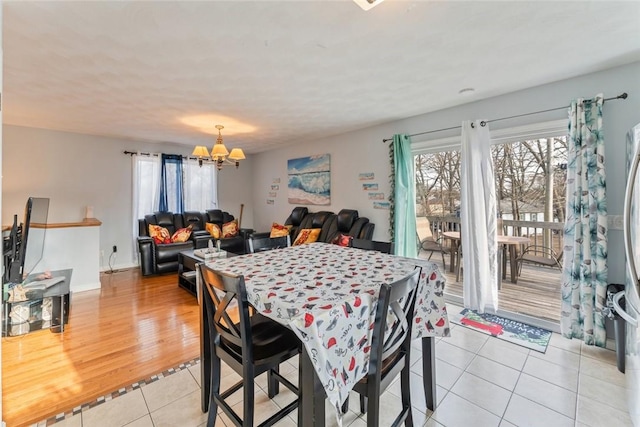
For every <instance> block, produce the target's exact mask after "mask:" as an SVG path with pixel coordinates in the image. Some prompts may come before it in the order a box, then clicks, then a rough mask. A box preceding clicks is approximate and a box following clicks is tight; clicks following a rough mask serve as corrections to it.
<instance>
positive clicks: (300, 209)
mask: <svg viewBox="0 0 640 427" xmlns="http://www.w3.org/2000/svg"><path fill="white" fill-rule="evenodd" d="M307 214H309V209H307V208H305V207H304V206H296V207H295V208H293V210H292V211H291V214H290V215H289V217H288V218H287V219H286V220H285V221H284V225H290V226H291V229H290V230H289V236H291V243H293V242H294V241H295V240H296V237H297V236H298V230H300V223H302V220H303V219H304V217H305V216H307Z"/></svg>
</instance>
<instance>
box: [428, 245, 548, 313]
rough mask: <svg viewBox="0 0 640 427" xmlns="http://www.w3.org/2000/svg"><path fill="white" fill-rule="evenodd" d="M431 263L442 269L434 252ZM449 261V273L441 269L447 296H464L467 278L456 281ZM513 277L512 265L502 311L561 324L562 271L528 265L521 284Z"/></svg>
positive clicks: (501, 301) (503, 291)
mask: <svg viewBox="0 0 640 427" xmlns="http://www.w3.org/2000/svg"><path fill="white" fill-rule="evenodd" d="M428 256H429V254H428V253H426V254H425V253H424V252H422V253H421V254H420V257H421V258H423V257H424V258H426V257H428ZM431 261H433V262H435V263H436V264H438V265H439V266H441V267H442V259H441V258H440V254H438V253H434V254H433V256H432V257H431ZM446 262H447V270H446V271H444V270H443V269H441V271H443V272H444V273H445V276H446V278H447V285H446V287H445V296H447V295H453V296H457V297H462V280H465V279H466V278H465V277H464V275H463V277H461V278H460V282H456V274H455V273H452V272H450V271H449V257H448V256H446ZM510 274H511V273H510V269H509V266H507V279H504V280H503V281H502V288H501V289H500V290H499V291H498V303H499V307H500V309H501V310H505V311H508V312H512V313H518V314H524V315H527V316H533V317H537V318H539V319H543V320H546V321H549V322H553V323H557V324H559V323H560V304H561V293H560V280H561V272H560V270H559V269H557V268H553V269H552V268H548V267H537V266H533V265H527V264H524V265H523V267H522V275H521V276H520V277H519V278H518V283H512V282H510V281H509V279H510V277H511V276H510Z"/></svg>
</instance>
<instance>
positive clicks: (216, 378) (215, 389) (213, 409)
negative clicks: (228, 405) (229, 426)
mask: <svg viewBox="0 0 640 427" xmlns="http://www.w3.org/2000/svg"><path fill="white" fill-rule="evenodd" d="M211 359H212V360H211V386H210V388H209V390H210V392H209V405H208V406H209V415H208V416H207V425H208V426H214V425H216V417H217V415H218V403H217V401H216V399H215V398H214V396H217V395H219V394H220V374H221V369H220V359H219V358H218V357H216V356H215V355H214V356H213V357H212V358H211Z"/></svg>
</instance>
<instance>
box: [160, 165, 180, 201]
mask: <svg viewBox="0 0 640 427" xmlns="http://www.w3.org/2000/svg"><path fill="white" fill-rule="evenodd" d="M183 200H184V197H183V192H182V156H181V155H178V154H162V169H161V176H160V212H174V213H182V212H183V211H184V201H183Z"/></svg>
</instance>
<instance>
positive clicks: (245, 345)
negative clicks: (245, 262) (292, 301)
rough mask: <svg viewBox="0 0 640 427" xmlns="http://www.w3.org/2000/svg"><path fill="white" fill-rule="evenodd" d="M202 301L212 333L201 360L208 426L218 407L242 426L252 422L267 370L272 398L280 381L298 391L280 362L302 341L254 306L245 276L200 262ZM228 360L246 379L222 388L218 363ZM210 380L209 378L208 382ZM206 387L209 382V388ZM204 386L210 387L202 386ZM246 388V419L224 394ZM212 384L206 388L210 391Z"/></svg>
mask: <svg viewBox="0 0 640 427" xmlns="http://www.w3.org/2000/svg"><path fill="white" fill-rule="evenodd" d="M200 274H201V279H202V291H201V292H202V295H201V296H202V304H204V311H205V312H206V316H203V317H206V318H202V319H201V321H202V322H203V325H202V328H201V329H202V333H203V336H204V335H205V334H207V335H208V337H209V346H207V345H206V344H203V345H202V346H201V353H202V354H201V357H202V363H207V360H210V363H207V365H206V366H204V365H203V379H202V382H203V394H202V396H203V399H206V398H208V404H206V402H203V411H204V412H206V411H207V409H208V411H209V416H208V419H207V426H214V425H215V422H216V416H217V412H218V406H219V407H220V409H222V411H223V412H224V413H225V414H226V415H227V416H228V417H229V419H230V420H231V421H232V422H233V423H234V424H235V425H236V426H238V427H245V426H250V427H253V425H254V416H255V411H254V400H255V394H254V393H255V382H254V381H255V378H256V377H257V376H259V375H261V374H263V373H265V372H267V378H268V382H267V384H268V395H269V397H270V398H273V397H274V396H275V395H276V394H277V393H278V384H279V383H282V384H283V385H285V386H286V387H287V388H289V389H290V390H291V391H292V392H293V393H295V394H296V395H298V397H299V391H298V388H297V387H296V386H295V385H294V384H292V383H291V382H290V381H288V380H287V379H286V378H284V377H282V376H281V375H280V373H279V365H280V364H281V363H283V362H285V361H286V360H289V359H291V358H292V357H294V356H296V355H298V354H299V353H300V352H301V349H302V347H301V343H300V340H298V338H297V336H296V335H295V334H294V333H293V331H291V330H290V329H288V328H286V327H284V326H282V325H280V324H278V323H276V322H274V321H273V320H271V319H269V318H267V317H265V316H263V315H261V314H259V313H256V312H255V310H253V309H251V310H250V305H249V302H248V301H247V292H246V289H245V282H244V277H243V276H235V275H230V274H226V273H223V272H220V271H216V270H214V269H212V268H211V267H209V266H207V265H206V264H200ZM221 361H224V362H225V363H226V364H227V365H228V366H229V367H231V368H232V369H233V370H234V371H235V372H236V373H237V374H238V375H240V376H241V377H242V380H241V381H239V382H238V383H236V384H235V385H233V386H231V387H229V388H228V389H227V390H225V391H222V392H221V391H220V379H221V372H220V362H221ZM207 381H208V382H207ZM207 386H208V387H207ZM204 387H206V388H204ZM240 388H242V389H243V418H240V416H239V415H238V414H237V413H236V412H235V411H234V410H233V409H232V408H231V405H229V404H228V403H227V401H226V399H227V398H228V397H229V396H231V395H232V394H234V393H235V392H236V391H238V390H239V389H240ZM206 389H208V390H206ZM298 400H299V399H298V398H296V399H295V400H294V401H293V402H291V403H289V404H288V405H287V406H285V407H284V408H282V409H281V410H280V411H278V412H277V413H275V414H273V415H272V416H271V417H269V418H268V419H267V420H265V421H264V422H262V423H261V424H260V425H259V427H268V426H271V425H273V424H275V423H276V422H278V421H279V420H281V419H282V418H284V417H285V416H286V415H287V414H289V413H291V412H292V411H293V410H294V409H296V408H297V407H298Z"/></svg>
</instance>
